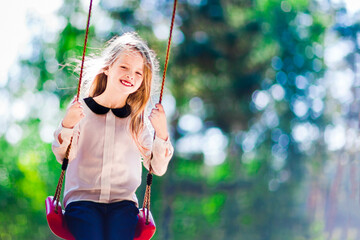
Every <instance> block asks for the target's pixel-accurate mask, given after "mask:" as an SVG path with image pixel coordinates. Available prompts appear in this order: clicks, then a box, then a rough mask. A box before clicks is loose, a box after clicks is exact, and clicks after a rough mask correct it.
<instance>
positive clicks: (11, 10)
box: [0, 0, 62, 87]
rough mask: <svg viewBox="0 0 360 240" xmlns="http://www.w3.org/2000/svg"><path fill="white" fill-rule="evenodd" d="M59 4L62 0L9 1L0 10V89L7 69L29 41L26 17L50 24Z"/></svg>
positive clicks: (5, 78)
mask: <svg viewBox="0 0 360 240" xmlns="http://www.w3.org/2000/svg"><path fill="white" fill-rule="evenodd" d="M61 4H62V0H51V1H48V0H32V1H27V0H11V1H7V2H6V3H5V4H3V7H2V8H0V32H1V33H2V36H3V37H2V38H1V39H0V53H1V54H0V87H2V86H4V85H5V84H6V82H7V75H8V71H9V68H10V67H11V66H12V65H13V64H14V63H15V62H16V60H17V56H18V55H19V54H20V53H21V51H22V50H24V51H25V49H26V47H27V44H28V43H29V41H30V40H31V37H32V35H31V34H32V31H30V29H29V28H28V26H27V16H29V15H32V16H35V17H36V18H37V19H38V20H39V21H41V22H46V23H47V22H50V23H51V22H52V21H51V20H54V13H55V12H56V10H58V9H59V7H60V6H61ZM49 20H50V21H49Z"/></svg>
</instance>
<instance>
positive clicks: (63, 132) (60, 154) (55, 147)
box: [51, 124, 79, 163]
mask: <svg viewBox="0 0 360 240" xmlns="http://www.w3.org/2000/svg"><path fill="white" fill-rule="evenodd" d="M78 136H79V134H78V131H75V129H70V128H65V127H63V126H62V125H61V124H60V126H59V127H58V129H57V130H56V131H55V133H54V141H53V143H52V146H51V149H52V151H53V153H54V155H55V157H56V160H57V161H58V162H59V163H62V162H63V160H64V157H65V152H66V149H67V147H68V146H69V144H70V139H71V137H73V141H72V144H71V149H70V154H69V161H71V160H73V159H74V158H75V156H76V152H77V140H78Z"/></svg>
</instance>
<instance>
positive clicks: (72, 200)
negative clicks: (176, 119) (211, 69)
mask: <svg viewBox="0 0 360 240" xmlns="http://www.w3.org/2000/svg"><path fill="white" fill-rule="evenodd" d="M92 72H95V74H94V75H95V76H94V75H92V74H91V73H92ZM85 73H86V74H85V75H84V83H85V84H84V85H83V86H82V90H84V89H85V93H82V94H83V95H85V96H86V98H84V99H79V100H78V99H75V100H74V102H73V103H72V104H71V105H70V106H69V107H68V109H67V112H66V114H65V117H64V119H63V120H62V122H61V125H60V127H59V128H58V129H57V130H56V132H55V140H54V142H53V145H52V149H53V152H54V154H55V156H56V159H57V160H58V161H59V162H60V163H62V159H63V158H64V156H65V151H66V148H67V146H68V145H69V143H70V139H71V137H73V140H72V147H71V150H70V155H69V167H68V170H67V172H66V181H65V191H64V205H65V206H66V208H65V219H66V221H67V224H68V227H69V229H70V231H71V233H72V234H73V235H74V237H75V238H76V239H86V240H90V239H96V240H100V239H129V240H130V239H131V240H132V239H133V238H134V234H135V227H136V224H137V220H138V219H137V214H138V212H139V211H138V200H137V198H136V195H135V191H136V189H137V188H138V187H139V185H140V183H141V171H142V166H141V157H142V158H143V164H144V166H145V167H146V168H147V169H149V166H150V155H151V150H152V152H153V158H152V159H151V166H152V169H153V172H154V174H156V175H159V176H161V175H163V174H164V173H165V172H166V170H167V166H168V163H169V161H170V159H171V157H172V153H173V147H172V145H171V143H170V140H169V134H168V130H167V123H166V116H165V113H164V109H163V107H162V105H161V104H156V105H155V106H156V108H154V109H152V111H151V113H150V116H149V120H150V122H151V125H152V126H153V128H154V130H155V133H156V136H155V139H154V141H153V136H151V134H150V133H149V131H148V130H147V127H146V126H145V124H144V118H145V108H146V105H147V103H148V101H149V98H150V93H151V88H152V87H151V86H152V85H153V84H154V79H156V77H157V73H158V64H157V61H156V58H155V54H154V53H153V51H151V50H150V49H149V48H148V47H147V45H146V44H145V42H144V41H143V40H142V39H140V38H139V37H138V36H137V35H136V34H134V33H127V34H124V35H122V36H121V37H116V38H113V39H112V40H110V41H109V43H108V46H107V47H106V48H105V50H104V51H103V54H102V56H101V57H98V58H93V59H92V60H90V61H89V60H88V61H87V65H86V68H85Z"/></svg>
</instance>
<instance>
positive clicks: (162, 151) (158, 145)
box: [143, 131, 174, 176]
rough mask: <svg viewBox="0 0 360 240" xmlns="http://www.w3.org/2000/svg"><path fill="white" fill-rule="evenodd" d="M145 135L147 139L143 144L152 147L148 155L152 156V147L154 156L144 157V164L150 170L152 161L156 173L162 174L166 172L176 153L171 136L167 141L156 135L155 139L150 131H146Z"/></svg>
mask: <svg viewBox="0 0 360 240" xmlns="http://www.w3.org/2000/svg"><path fill="white" fill-rule="evenodd" d="M144 135H145V136H143V137H144V138H145V139H143V140H144V142H143V144H144V146H145V147H146V148H148V149H150V150H149V152H148V153H147V154H146V155H147V156H151V152H150V151H151V149H152V153H153V158H152V159H150V157H144V161H143V164H144V166H145V168H146V169H148V170H149V166H150V163H151V167H152V169H153V172H154V174H155V175H158V176H162V175H164V174H165V172H166V170H167V168H168V165H169V162H170V160H171V158H172V156H173V153H174V147H173V146H172V144H171V142H170V137H168V139H167V140H166V141H165V140H163V139H161V138H158V137H157V136H155V139H154V140H153V136H151V135H150V133H149V131H145V133H144Z"/></svg>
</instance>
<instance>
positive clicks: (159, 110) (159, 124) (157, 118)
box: [149, 103, 168, 141]
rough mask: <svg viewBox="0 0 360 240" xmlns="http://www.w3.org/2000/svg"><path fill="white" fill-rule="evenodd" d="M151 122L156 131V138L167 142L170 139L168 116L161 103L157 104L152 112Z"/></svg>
mask: <svg viewBox="0 0 360 240" xmlns="http://www.w3.org/2000/svg"><path fill="white" fill-rule="evenodd" d="M149 120H150V122H151V125H152V126H153V128H154V129H155V133H156V136H157V137H159V138H161V139H163V140H165V141H166V140H167V139H168V130H167V122H166V115H165V112H164V108H163V106H162V105H161V104H160V103H157V104H155V108H153V109H152V110H151V113H150V116H149Z"/></svg>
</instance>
